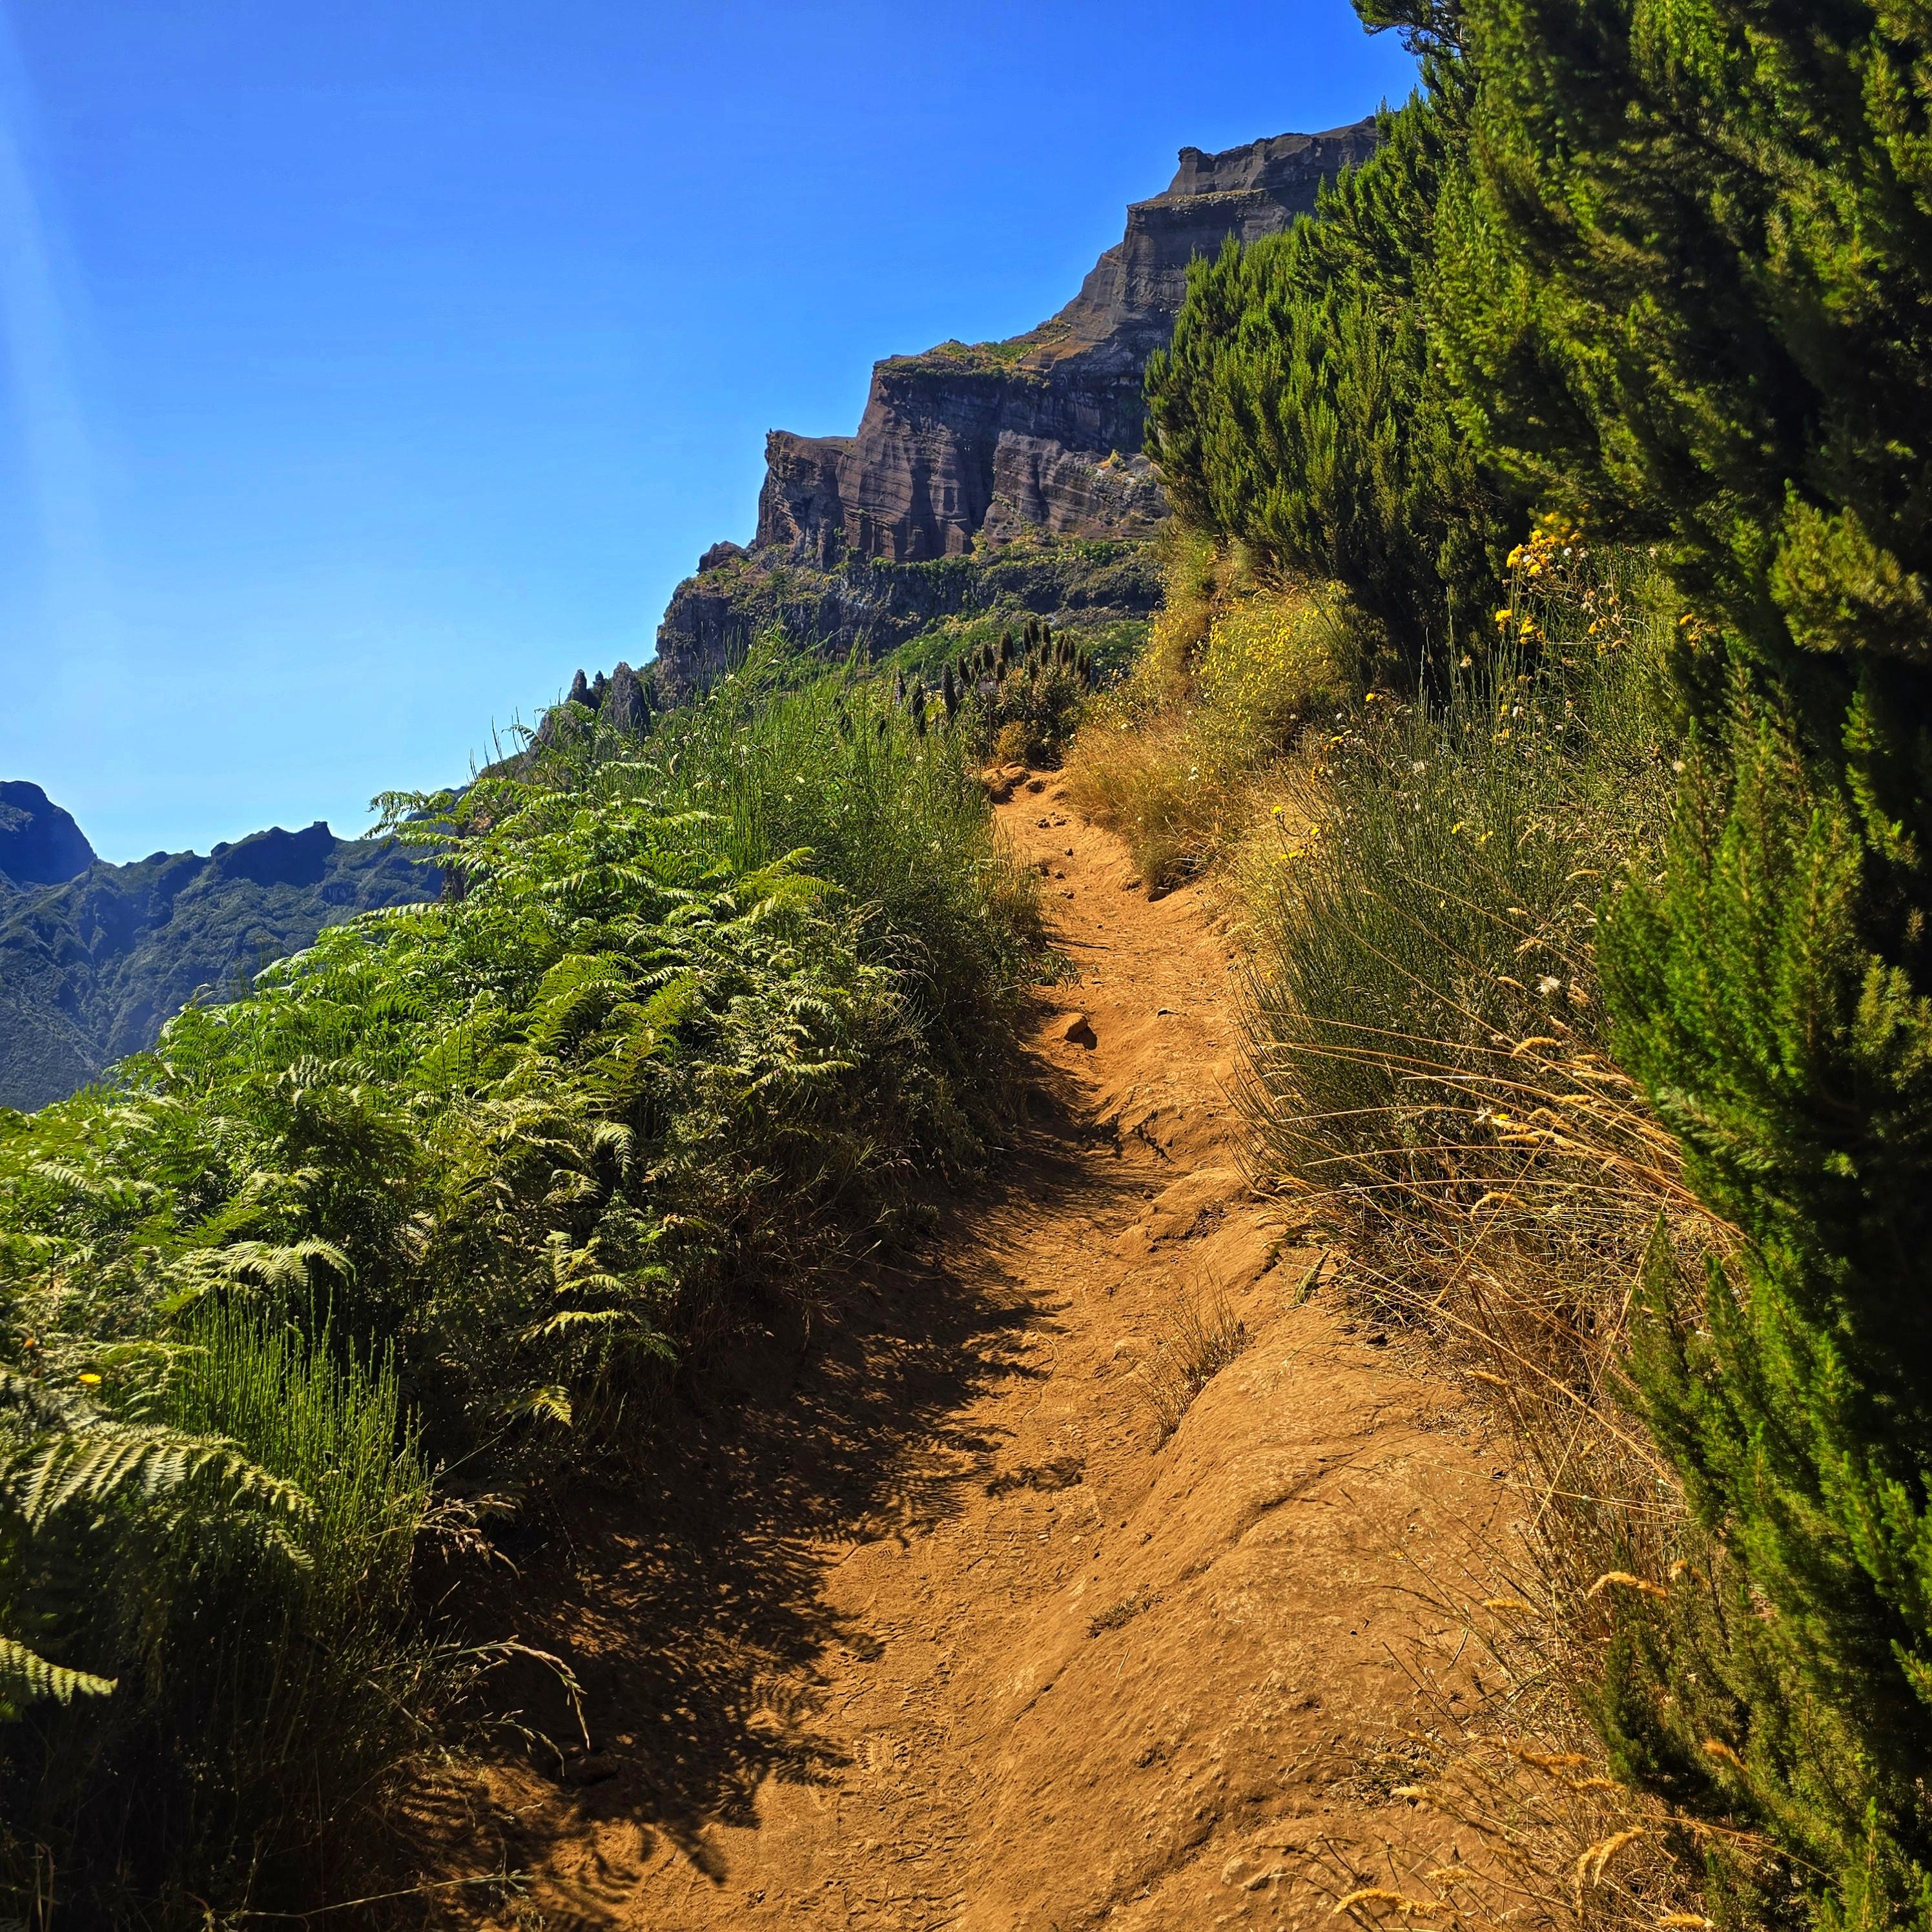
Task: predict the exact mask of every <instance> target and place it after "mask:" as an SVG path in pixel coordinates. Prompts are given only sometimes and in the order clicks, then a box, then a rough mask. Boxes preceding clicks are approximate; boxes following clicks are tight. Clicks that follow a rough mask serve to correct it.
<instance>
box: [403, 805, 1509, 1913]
mask: <svg viewBox="0 0 1932 1932" xmlns="http://www.w3.org/2000/svg"><path fill="white" fill-rule="evenodd" d="M1002 815H1003V817H1004V820H1005V823H1006V825H1007V828H1008V830H1009V832H1010V835H1012V837H1013V840H1014V842H1015V844H1016V846H1017V847H1018V848H1019V850H1021V851H1022V853H1025V854H1026V855H1028V856H1031V857H1032V858H1033V859H1034V862H1036V863H1037V865H1039V866H1040V868H1041V870H1042V871H1043V873H1044V874H1047V875H1048V880H1049V892H1050V894H1051V895H1053V896H1052V898H1051V901H1050V902H1051V903H1052V904H1055V906H1057V907H1059V908H1060V910H1059V914H1058V929H1059V937H1060V940H1061V944H1062V945H1063V946H1064V947H1065V948H1066V950H1067V952H1068V953H1069V954H1070V956H1071V957H1072V958H1073V959H1074V960H1075V961H1076V962H1077V963H1078V965H1079V980H1078V982H1077V983H1075V984H1070V985H1067V986H1064V987H1063V988H1061V989H1059V992H1058V996H1057V997H1056V998H1054V999H1052V1000H1050V1001H1048V1002H1047V1003H1046V1006H1047V1008H1048V1009H1049V1010H1047V1011H1045V1012H1043V1019H1042V1024H1041V1027H1040V1034H1039V1046H1038V1064H1037V1075H1038V1080H1039V1086H1038V1100H1039V1106H1038V1107H1037V1110H1036V1125H1035V1127H1034V1130H1033V1131H1032V1132H1031V1133H1030V1134H1029V1135H1028V1136H1026V1137H1025V1139H1024V1140H1023V1142H1022V1144H1021V1145H1019V1146H1018V1147H1017V1148H1015V1149H1014V1150H1013V1152H1012V1153H1011V1154H1010V1157H1008V1158H1007V1159H1006V1160H1004V1162H1003V1163H1001V1166H1000V1169H999V1171H998V1173H997V1174H996V1175H995V1176H994V1178H993V1179H992V1181H991V1183H990V1184H989V1185H988V1187H986V1189H985V1190H983V1191H982V1192H981V1193H979V1194H977V1196H975V1197H974V1198H973V1199H971V1200H970V1201H968V1202H964V1203H962V1204H961V1205H959V1206H958V1207H957V1208H956V1209H955V1210H953V1211H952V1212H950V1214H948V1216H947V1218H946V1220H945V1222H944V1225H943V1226H942V1227H941V1229H940V1230H939V1232H938V1235H937V1237H936V1238H935V1242H934V1244H933V1247H932V1253H931V1255H930V1257H929V1260H928V1261H927V1262H926V1264H925V1265H922V1266H921V1267H919V1268H914V1269H913V1270H911V1271H907V1272H903V1273H902V1272H898V1271H892V1270H886V1269H881V1270H880V1271H877V1273H876V1274H874V1277H873V1278H872V1279H871V1281H870V1283H868V1284H867V1285H866V1286H865V1287H864V1288H863V1289H862V1291H861V1292H858V1293H856V1295H855V1296H854V1298H853V1301H852V1302H851V1303H850V1305H849V1306H847V1307H844V1309H843V1310H840V1311H838V1314H837V1317H836V1319H835V1321H834V1322H832V1325H830V1326H829V1328H826V1329H825V1330H823V1331H821V1332H820V1334H818V1335H817V1337H814V1339H813V1340H812V1341H811V1344H810V1346H809V1347H802V1346H796V1345H793V1344H787V1343H781V1342H777V1341H775V1343H774V1346H773V1349H772V1354H771V1356H770V1358H769V1361H767V1362H766V1364H763V1367H761V1368H760V1370H757V1372H755V1373H751V1374H749V1375H748V1377H747V1379H746V1381H745V1383H744V1385H742V1387H740V1388H737V1389H736V1390H734V1391H730V1393H729V1394H727V1396H726V1397H724V1398H723V1399H722V1400H719V1401H718V1408H717V1410H716V1412H715V1413H709V1412H708V1413H707V1414H706V1415H703V1417H693V1418H689V1419H688V1426H681V1427H679V1429H677V1430H675V1431H673V1433H674V1434H675V1435H676V1436H678V1437H679V1438H680V1439H681V1440H682V1448H681V1449H680V1450H679V1451H678V1452H677V1453H676V1455H675V1456H674V1457H673V1461H672V1463H670V1466H667V1467H665V1468H664V1469H663V1470H662V1471H661V1472H660V1474H659V1475H658V1477H657V1478H655V1483H654V1486H653V1488H652V1493H650V1494H649V1496H646V1497H645V1498H643V1499H640V1500H637V1499H633V1500H631V1502H628V1503H627V1502H623V1501H622V1500H620V1499H616V1498H611V1497H598V1498H586V1499H583V1501H582V1504H581V1507H580V1508H579V1509H577V1511H574V1513H573V1514H572V1515H571V1517H570V1519H569V1520H568V1522H567V1523H565V1524H564V1525H562V1526H550V1528H549V1529H548V1531H547V1537H546V1541H545V1543H544V1551H545V1561H546V1565H547V1566H553V1565H559V1563H560V1564H561V1566H562V1567H561V1568H550V1567H547V1568H545V1570H544V1571H543V1572H542V1573H541V1574H542V1576H543V1577H544V1581H543V1582H542V1583H540V1584H539V1585H538V1588H537V1589H535V1590H532V1589H531V1588H530V1587H529V1580H526V1584H525V1586H523V1588H521V1589H520V1590H519V1592H518V1593H517V1613H518V1616H519V1618H520V1620H521V1621H520V1625H519V1628H520V1630H521V1631H522V1634H523V1635H524V1637H526V1639H529V1640H532V1641H534V1642H536V1643H541V1645H543V1646H544V1647H546V1648H547V1649H552V1650H553V1651H555V1652H558V1653H559V1654H560V1655H563V1656H565V1657H566V1658H568V1660H569V1661H570V1662H571V1665H572V1666H573V1667H574V1669H575V1670H577V1673H579V1675H580V1677H581V1679H582V1682H583V1689H584V1693H585V1704H584V1718H585V1721H586V1724H587V1726H588V1743H589V1749H588V1750H586V1751H580V1752H572V1753H571V1754H569V1755H568V1757H566V1758H565V1760H562V1762H561V1763H559V1762H558V1761H557V1760H550V1761H549V1762H548V1763H547V1765H546V1764H544V1763H541V1762H537V1763H525V1762H523V1761H520V1760H518V1761H514V1762H511V1761H506V1762H505V1763H502V1764H500V1765H499V1766H497V1767H496V1769H495V1771H494V1772H493V1773H492V1774H491V1775H490V1778H489V1780H488V1788H487V1790H484V1791H482V1792H481V1793H478V1792H476V1791H474V1790H472V1791H470V1792H469V1793H466V1794H463V1793H457V1794H454V1795H453V1796H452V1799H451V1800H450V1803H451V1805H452V1808H450V1809H449V1810H446V1811H443V1812H442V1813H441V1814H440V1815H436V1814H426V1815H425V1818H424V1820H423V1824H424V1828H425V1830H428V1831H434V1832H437V1834H439V1835H441V1836H443V1838H444V1841H445V1843H446V1846H449V1857H448V1860H447V1863H446V1868H447V1869H449V1870H452V1871H458V1870H467V1871H471V1872H473V1871H475V1870H478V1869H479V1868H483V1867H486V1866H487V1864H488V1863H489V1862H490V1861H493V1859H495V1858H498V1857H500V1858H502V1859H503V1860H504V1861H506V1863H507V1864H508V1865H509V1866H511V1867H518V1868H521V1869H522V1870H525V1871H526V1872H528V1873H531V1874H532V1879H531V1883H530V1885H529V1891H528V1892H527V1894H526V1897H525V1900H524V1902H523V1905H522V1906H520V1908H519V1909H520V1910H521V1911H523V1912H524V1913H526V1917H524V1918H491V1919H489V1920H488V1921H487V1922H488V1923H489V1924H491V1925H492V1926H497V1925H501V1926H503V1927H509V1926H511V1925H513V1924H524V1923H526V1922H529V1923H534V1922H539V1921H540V1922H541V1923H542V1924H545V1925H547V1926H550V1927H560V1926H561V1927H574V1928H589V1927H635V1928H643V1927H651V1928H653V1932H697V1928H700V1927H702V1928H716V1927H727V1926H730V1927H758V1926H764V1925H770V1926H772V1927H778V1926H781V1925H786V1926H788V1925H793V1924H812V1925H826V1926H831V1925H854V1926H858V1925H869V1926H874V1927H879V1928H880V1932H901V1929H902V1928H921V1929H922V1932H923V1929H924V1928H932V1932H938V1928H941V1927H947V1928H959V1932H1053V1928H1058V1929H1059V1932H1073V1928H1075V1927H1089V1926H1093V1925H1097V1924H1101V1923H1103V1922H1104V1923H1106V1924H1108V1925H1109V1926H1111V1927H1119V1928H1122V1929H1123V1932H1190V1928H1194V1927H1204V1928H1205V1927H1209V1926H1213V1925H1220V1924H1244V1925H1247V1924H1253V1925H1265V1924H1276V1925H1295V1926H1313V1925H1315V1924H1323V1923H1327V1922H1328V1921H1329V1914H1330V1912H1331V1909H1332V1904H1333V1901H1334V1898H1335V1897H1336V1896H1337V1894H1338V1892H1339V1891H1343V1890H1346V1889H1348V1888H1350V1887H1352V1886H1353V1885H1360V1884H1373V1883H1377V1882H1380V1883H1382V1884H1385V1885H1391V1884H1394V1883H1395V1882H1398V1881H1400V1879H1403V1878H1404V1877H1411V1878H1412V1877H1413V1876H1414V1875H1415V1873H1416V1872H1417V1871H1418V1870H1421V1869H1423V1868H1424V1867H1427V1866H1433V1865H1439V1864H1441V1863H1442V1861H1444V1860H1445V1859H1449V1860H1451V1861H1454V1860H1456V1859H1458V1858H1476V1857H1477V1856H1478V1851H1477V1848H1476V1847H1475V1846H1474V1845H1473V1844H1472V1843H1465V1842H1463V1841H1462V1840H1461V1838H1460V1836H1459V1832H1458V1829H1457V1828H1456V1827H1454V1826H1452V1825H1451V1824H1450V1823H1448V1822H1447V1821H1445V1820H1443V1819H1442V1818H1441V1817H1438V1816H1436V1814H1433V1813H1431V1812H1430V1811H1428V1810H1427V1808H1421V1809H1418V1808H1415V1807H1413V1806H1412V1805H1410V1804H1409V1802H1407V1800H1406V1798H1405V1797H1404V1796H1403V1791H1404V1789H1405V1788H1406V1787H1408V1786H1409V1785H1410V1784H1412V1783H1413V1782H1414V1781H1415V1778H1416V1777H1417V1775H1418V1772H1420V1771H1421V1770H1422V1769H1423V1768H1424V1766H1426V1764H1427V1763H1428V1761H1429V1760H1430V1758H1431V1757H1432V1755H1433V1753H1434V1751H1435V1750H1436V1742H1435V1740H1436V1739H1438V1738H1439V1737H1440V1736H1441V1734H1442V1729H1443V1727H1444V1726H1445V1723H1446V1724H1449V1725H1450V1726H1451V1727H1453V1724H1454V1718H1453V1717H1452V1716H1450V1715H1448V1714H1451V1713H1454V1712H1464V1711H1468V1710H1469V1709H1472V1708H1473V1707H1474V1706H1475V1705H1476V1703H1478V1701H1479V1700H1481V1697H1483V1695H1484V1688H1485V1686H1484V1682H1483V1677H1482V1673H1481V1670H1480V1669H1479V1667H1478V1664H1477V1663H1476V1662H1475V1657H1476V1655H1477V1651H1476V1647H1475V1646H1473V1645H1471V1644H1469V1642H1468V1638H1467V1631H1466V1628H1464V1627H1463V1623H1462V1621H1461V1619H1460V1618H1459V1617H1458V1616H1457V1614H1456V1613H1455V1612H1454V1610H1452V1609H1450V1608H1448V1607H1445V1598H1448V1599H1454V1598H1456V1597H1457V1596H1458V1595H1459V1594H1460V1592H1459V1586H1460V1585H1461V1583H1462V1580H1463V1578H1464V1577H1466V1575H1467V1574H1469V1573H1470V1572H1472V1571H1474V1570H1475V1568H1477V1566H1478V1565H1481V1563H1482V1562H1483V1561H1484V1559H1483V1555H1482V1552H1483V1549H1484V1546H1485V1544H1486V1542H1487V1539H1488V1538H1490V1536H1491V1535H1493V1534H1494V1533H1495V1532H1496V1529H1498V1528H1499V1520H1500V1518H1501V1517H1502V1514H1503V1512H1504V1511H1505V1508H1506V1507H1507V1499H1508V1496H1509V1493H1510V1492H1509V1490H1508V1486H1507V1484H1505V1482H1502V1481H1499V1480H1498V1479H1499V1478H1502V1477H1503V1476H1504V1475H1505V1468H1504V1466H1503V1464H1502V1462H1501V1461H1500V1460H1499V1456H1498V1453H1497V1451H1496V1448H1495V1447H1494V1446H1493V1445H1492V1444H1491V1443H1490V1442H1489V1441H1488V1440H1487V1439H1486V1435H1485V1428H1484V1423H1483V1421H1482V1420H1481V1418H1480V1417H1479V1416H1478V1415H1475V1414H1473V1413H1472V1412H1466V1411H1465V1410H1463V1409H1461V1408H1460V1407H1459V1406H1458V1403H1457V1398H1456V1397H1454V1393H1453V1391H1447V1390H1445V1386H1444V1385H1442V1383H1441V1382H1439V1381H1438V1382H1430V1381H1427V1380H1426V1379H1424V1377H1423V1376H1421V1374H1419V1373H1412V1371H1411V1370H1410V1368H1409V1367H1408V1366H1406V1364H1405V1363H1404V1361H1403V1359H1402V1353H1403V1351H1402V1346H1401V1344H1400V1342H1399V1341H1395V1342H1391V1339H1390V1338H1389V1337H1387V1336H1386V1335H1385V1334H1382V1333H1381V1332H1379V1331H1376V1330H1374V1329H1373V1328H1366V1327H1364V1326H1363V1325H1360V1324H1358V1322H1356V1321H1355V1320H1353V1319H1351V1317H1350V1316H1349V1312H1348V1310H1347V1307H1346V1304H1344V1303H1343V1301H1341V1300H1340V1298H1339V1296H1337V1295H1336V1294H1335V1292H1334V1289H1332V1287H1331V1286H1326V1285H1325V1284H1327V1283H1332V1282H1333V1281H1334V1280H1335V1279H1337V1277H1338V1276H1339V1274H1340V1271H1343V1269H1345V1268H1346V1258H1344V1257H1343V1256H1340V1255H1337V1254H1333V1253H1325V1251H1324V1250H1322V1249H1320V1248H1319V1247H1315V1246H1313V1245H1312V1244H1310V1242H1309V1241H1308V1240H1307V1236H1306V1235H1305V1233H1304V1229H1303V1227H1302V1226H1301V1223H1300V1221H1299V1219H1298V1217H1297V1216H1296V1215H1295V1214H1292V1213H1286V1212H1284V1211H1283V1209H1282V1208H1280V1206H1279V1205H1275V1204H1271V1203H1268V1202H1263V1201H1261V1200H1258V1199H1256V1198H1255V1197H1253V1196H1252V1195H1251V1194H1250V1192H1249V1190H1247V1187H1245V1185H1244V1183H1243V1181H1242V1178H1241V1175H1240V1174H1239V1172H1238V1169H1237V1167H1236V1165H1235V1152H1234V1149H1233V1146H1232V1140H1231V1136H1232V1129H1233V1125H1234V1123H1233V1119H1232V1112H1231V1109H1230V1105H1229V1100H1228V1099H1227V1096H1226V1087H1227V1085H1228V1083H1229V1081H1230V1080H1231V1079H1232V1077H1233V1075H1234V1069H1235V1054H1236V1041H1235V1035H1234V1030H1233V1021H1232V1013H1231V1004H1230V1000H1229V972H1230V963H1231V962H1230V959H1229V950H1228V947H1227V944H1226V941H1225V939H1224V938H1223V935H1220V933H1218V932H1217V931H1215V930H1214V929H1213V927H1212V926H1211V924H1210V922H1209V921H1208V919H1207V917H1206V916H1205V912H1204V909H1203V907H1202V903H1201V901H1200V898H1199V893H1198V892H1197V891H1196V890H1195V889H1183V890H1181V891H1180V892H1175V893H1174V894H1173V895H1172V896H1170V897H1169V898H1166V899H1164V900H1162V901H1158V902H1156V903H1150V902H1149V901H1148V900H1147V898H1145V895H1142V893H1141V892H1138V891H1136V890H1135V889H1133V888H1134V887H1135V886H1136V885H1137V884H1138V881H1136V880H1133V879H1131V877H1130V866H1129V862H1128V861H1127V859H1126V857H1125V856H1124V853H1122V851H1121V848H1120V847H1118V844H1116V843H1115V841H1113V840H1112V838H1111V837H1110V836H1109V835H1106V834H1104V833H1101V832H1097V831H1094V830H1093V829H1089V828H1087V827H1085V826H1082V825H1081V824H1080V823H1079V822H1078V821H1077V820H1074V819H1073V817H1072V816H1071V814H1069V813H1068V811H1067V809H1066V808H1065V807H1064V805H1062V804H1061V802H1059V801H1058V797H1057V795H1056V793H1055V790H1054V789H1053V788H1052V781H1037V782H1036V787H1035V788H1033V789H1023V790H1021V791H1020V792H1019V794H1018V795H1017V796H1016V797H1015V798H1014V799H1013V800H1012V801H1011V802H1009V803H1008V804H1007V805H1006V806H1004V808H1003V814H1002ZM1217 1306H1225V1307H1226V1310H1229V1312H1230V1313H1231V1315H1232V1317H1233V1318H1235V1319H1238V1321H1239V1322H1240V1323H1241V1328H1242V1334H1241V1339H1242V1340H1244V1341H1245V1343H1246V1346H1245V1347H1244V1348H1242V1349H1241V1352H1239V1353H1238V1355H1236V1356H1235V1358H1234V1359H1233V1360H1232V1361H1231V1362H1230V1363H1229V1364H1227V1366H1226V1367H1223V1368H1222V1369H1221V1370H1220V1372H1219V1373H1217V1374H1215V1375H1214V1376H1213V1378H1212V1379H1211V1380H1210V1381H1208V1383H1207V1384H1206V1386H1205V1388H1202V1391H1201V1392H1200V1393H1199V1396H1198V1397H1196V1399H1195V1400H1194V1401H1193V1404H1192V1406H1191V1407H1190V1408H1189V1409H1187V1412H1186V1413H1185V1414H1184V1415H1183V1416H1182V1418H1181V1421H1180V1424H1179V1427H1178V1429H1176V1430H1175V1431H1174V1433H1173V1434H1172V1436H1171V1437H1170V1438H1169V1439H1166V1441H1165V1442H1163V1441H1162V1440H1161V1439H1160V1429H1159V1427H1158V1425H1157V1422H1156V1421H1155V1418H1154V1413H1153V1412H1152V1409H1151V1406H1150V1403H1149V1401H1148V1396H1147V1393H1146V1391H1147V1390H1148V1386H1149V1385H1148V1379H1147V1378H1148V1375H1149V1374H1150V1373H1154V1374H1155V1375H1156V1376H1157V1374H1158V1367H1157V1363H1156V1366H1155V1367H1154V1369H1153V1370H1149V1369H1148V1367H1145V1365H1147V1364H1150V1363H1151V1362H1155V1358H1157V1355H1158V1352H1159V1351H1160V1348H1161V1346H1162V1344H1163V1341H1164V1340H1171V1338H1172V1337H1173V1336H1174V1334H1175V1331H1176V1326H1177V1321H1178V1319H1179V1311H1180V1310H1182V1309H1184V1308H1185V1307H1193V1308H1195V1309H1196V1310H1202V1309H1205V1310H1208V1311H1210V1312H1212V1311H1213V1310H1214V1309H1215V1308H1216V1307H1217ZM536 1574H538V1573H535V1572H534V1571H533V1572H532V1573H530V1577H531V1579H534V1578H535V1576H536ZM1478 1594H1481V1593H1480V1592H1478ZM533 1596H534V1597H538V1598H547V1602H541V1601H540V1602H539V1603H538V1604H537V1606H536V1609H537V1613H538V1622H537V1624H536V1626H535V1628H532V1626H531V1624H530V1623H529V1622H528V1621H527V1619H528V1618H529V1615H530V1613H531V1611H532V1597H533ZM460 1922H464V1923H469V1924H477V1923H480V1922H483V1921H481V1920H480V1919H479V1918H466V1919H461V1920H460Z"/></svg>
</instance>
